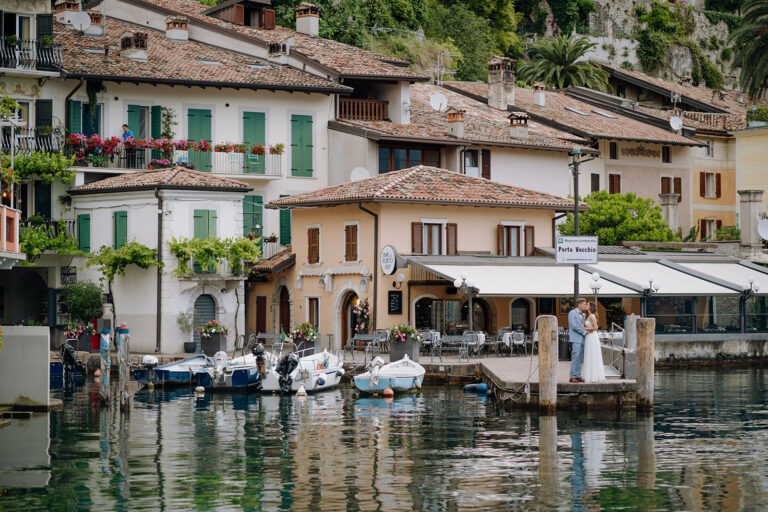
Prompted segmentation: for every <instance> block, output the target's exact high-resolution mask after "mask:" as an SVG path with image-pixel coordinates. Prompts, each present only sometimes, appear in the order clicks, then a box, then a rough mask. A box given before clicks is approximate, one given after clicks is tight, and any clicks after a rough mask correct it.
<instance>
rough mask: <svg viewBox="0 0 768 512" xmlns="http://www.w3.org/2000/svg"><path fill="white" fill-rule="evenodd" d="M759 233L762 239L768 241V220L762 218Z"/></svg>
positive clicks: (758, 226)
mask: <svg viewBox="0 0 768 512" xmlns="http://www.w3.org/2000/svg"><path fill="white" fill-rule="evenodd" d="M758 218H759V217H758ZM757 233H758V234H759V235H760V238H762V239H763V240H768V219H766V218H762V219H760V220H759V221H758V223H757Z"/></svg>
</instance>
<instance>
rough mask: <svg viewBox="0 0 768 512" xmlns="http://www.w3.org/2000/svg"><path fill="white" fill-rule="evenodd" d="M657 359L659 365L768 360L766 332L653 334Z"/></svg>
mask: <svg viewBox="0 0 768 512" xmlns="http://www.w3.org/2000/svg"><path fill="white" fill-rule="evenodd" d="M655 357H656V362H657V363H659V364H661V365H670V366H671V365H678V364H679V365H687V364H690V363H702V364H707V363H712V364H716V363H722V362H747V361H765V362H768V339H767V338H766V335H765V334H738V333H736V334H696V335H693V336H692V335H672V334H665V335H662V334H659V335H656V345H655Z"/></svg>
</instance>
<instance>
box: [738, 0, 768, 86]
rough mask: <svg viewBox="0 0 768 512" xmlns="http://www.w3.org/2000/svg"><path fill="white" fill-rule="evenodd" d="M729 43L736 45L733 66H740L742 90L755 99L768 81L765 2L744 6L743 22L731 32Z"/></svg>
mask: <svg viewBox="0 0 768 512" xmlns="http://www.w3.org/2000/svg"><path fill="white" fill-rule="evenodd" d="M729 41H731V42H735V43H736V55H735V57H734V59H733V67H734V68H737V67H741V73H740V74H739V82H740V84H741V88H742V90H744V91H745V92H746V93H747V94H749V97H750V98H752V99H753V100H757V99H758V98H759V97H760V96H761V95H762V94H763V93H764V92H765V90H766V80H768V0H751V1H749V2H747V3H745V4H744V22H743V24H742V26H741V27H739V28H737V29H736V30H734V31H733V32H732V33H731V36H730V39H729Z"/></svg>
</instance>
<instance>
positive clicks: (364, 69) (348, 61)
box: [135, 0, 428, 81]
mask: <svg viewBox="0 0 768 512" xmlns="http://www.w3.org/2000/svg"><path fill="white" fill-rule="evenodd" d="M135 1H137V2H138V3H143V4H147V5H150V6H156V7H161V8H163V9H166V10H169V11H173V12H175V13H178V14H183V15H185V16H187V17H188V18H189V19H190V20H197V21H201V22H206V23H210V24H213V25H216V26H218V27H221V28H225V29H227V30H231V31H235V32H238V33H240V34H243V35H246V36H250V37H253V38H255V39H257V40H258V41H261V42H262V43H264V44H267V45H268V44H276V43H282V42H283V41H286V40H287V39H290V38H293V49H292V50H291V51H292V52H294V51H295V52H298V53H300V54H302V55H305V56H306V57H308V58H309V59H312V60H314V61H315V62H317V63H318V64H320V65H322V66H325V67H326V68H329V69H330V70H332V71H333V72H334V73H336V74H337V75H338V76H339V77H354V76H366V77H381V78H401V79H406V80H416V81H422V80H423V81H426V80H428V77H426V76H424V75H421V74H419V73H415V72H413V71H411V70H409V69H408V68H407V66H408V62H407V61H404V60H401V59H398V58H395V57H389V56H386V55H381V54H378V53H375V52H371V51H368V50H363V49H362V48H357V47H355V46H350V45H347V44H343V43H339V42H337V41H332V40H330V39H323V38H320V37H311V36H308V35H306V34H301V33H299V32H296V31H295V30H291V29H288V28H285V27H280V26H275V28H274V29H271V30H267V29H262V28H258V27H248V26H243V25H236V24H234V23H230V22H228V21H223V20H220V19H218V18H214V17H212V16H208V15H206V14H203V13H204V12H205V11H207V10H208V9H209V8H208V7H206V6H205V5H202V4H200V3H199V2H195V1H193V0H135Z"/></svg>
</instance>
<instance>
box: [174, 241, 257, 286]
mask: <svg viewBox="0 0 768 512" xmlns="http://www.w3.org/2000/svg"><path fill="white" fill-rule="evenodd" d="M258 242H259V240H258V239H256V240H251V239H250V238H243V237H236V238H224V239H222V238H216V237H212V238H205V239H200V238H192V239H189V238H185V237H181V238H176V237H174V238H172V239H171V240H170V241H169V242H168V246H169V248H170V250H171V254H173V255H174V256H176V259H177V260H178V265H177V267H176V269H175V270H174V271H173V274H174V275H175V276H176V277H189V276H191V275H192V272H193V269H192V268H191V265H190V263H191V262H192V261H194V262H195V265H197V266H198V267H200V268H202V269H213V270H214V271H215V272H218V271H219V268H220V267H219V265H220V263H221V262H222V261H224V260H226V261H227V262H228V263H229V267H230V271H231V272H232V274H234V275H236V276H239V275H242V274H243V273H244V267H243V261H244V260H247V261H258V260H259V258H260V257H261V249H260V248H259V245H258Z"/></svg>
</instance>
